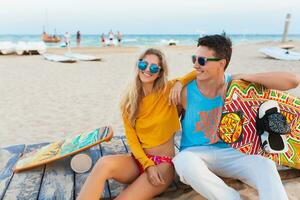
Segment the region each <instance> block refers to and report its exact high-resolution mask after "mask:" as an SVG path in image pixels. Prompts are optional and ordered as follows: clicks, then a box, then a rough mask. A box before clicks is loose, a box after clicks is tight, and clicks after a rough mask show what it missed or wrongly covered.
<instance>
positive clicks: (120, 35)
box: [117, 31, 122, 46]
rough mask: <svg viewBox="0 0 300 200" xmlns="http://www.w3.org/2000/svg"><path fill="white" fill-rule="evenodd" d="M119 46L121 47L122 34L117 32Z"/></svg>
mask: <svg viewBox="0 0 300 200" xmlns="http://www.w3.org/2000/svg"><path fill="white" fill-rule="evenodd" d="M117 39H118V45H119V46H121V41H122V34H121V32H120V31H118V32H117Z"/></svg>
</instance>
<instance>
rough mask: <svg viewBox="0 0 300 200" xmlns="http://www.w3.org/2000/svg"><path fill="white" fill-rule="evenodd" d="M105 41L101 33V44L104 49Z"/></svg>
mask: <svg viewBox="0 0 300 200" xmlns="http://www.w3.org/2000/svg"><path fill="white" fill-rule="evenodd" d="M105 40H106V39H105V35H104V33H102V35H101V43H102V46H103V47H105V45H106V44H105Z"/></svg>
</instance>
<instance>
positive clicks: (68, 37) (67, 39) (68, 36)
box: [64, 32, 70, 47]
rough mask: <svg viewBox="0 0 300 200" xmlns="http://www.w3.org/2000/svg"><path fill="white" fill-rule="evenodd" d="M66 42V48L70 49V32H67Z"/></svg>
mask: <svg viewBox="0 0 300 200" xmlns="http://www.w3.org/2000/svg"><path fill="white" fill-rule="evenodd" d="M64 41H65V44H66V46H67V47H68V46H69V45H70V34H69V32H65V35H64Z"/></svg>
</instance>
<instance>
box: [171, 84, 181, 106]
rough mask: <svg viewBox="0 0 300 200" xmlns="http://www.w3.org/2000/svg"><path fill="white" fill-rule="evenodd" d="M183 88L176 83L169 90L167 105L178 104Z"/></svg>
mask: <svg viewBox="0 0 300 200" xmlns="http://www.w3.org/2000/svg"><path fill="white" fill-rule="evenodd" d="M182 88H183V86H182V83H181V82H180V81H176V82H175V84H174V86H173V87H172V88H171V90H170V94H169V105H171V104H174V105H178V104H180V102H181V101H180V94H181V90H182Z"/></svg>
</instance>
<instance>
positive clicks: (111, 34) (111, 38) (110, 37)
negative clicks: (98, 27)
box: [108, 30, 114, 46]
mask: <svg viewBox="0 0 300 200" xmlns="http://www.w3.org/2000/svg"><path fill="white" fill-rule="evenodd" d="M108 38H109V45H110V46H113V45H114V33H113V32H112V30H110V31H109V33H108Z"/></svg>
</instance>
